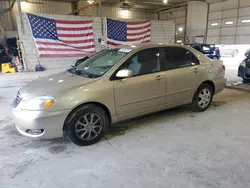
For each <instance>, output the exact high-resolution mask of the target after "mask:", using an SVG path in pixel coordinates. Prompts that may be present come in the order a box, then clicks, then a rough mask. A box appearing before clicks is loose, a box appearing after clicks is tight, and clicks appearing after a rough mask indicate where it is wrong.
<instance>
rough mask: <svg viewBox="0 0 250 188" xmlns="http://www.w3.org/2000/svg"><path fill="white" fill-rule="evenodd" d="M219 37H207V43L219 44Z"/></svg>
mask: <svg viewBox="0 0 250 188" xmlns="http://www.w3.org/2000/svg"><path fill="white" fill-rule="evenodd" d="M219 43H220V37H207V44H219Z"/></svg>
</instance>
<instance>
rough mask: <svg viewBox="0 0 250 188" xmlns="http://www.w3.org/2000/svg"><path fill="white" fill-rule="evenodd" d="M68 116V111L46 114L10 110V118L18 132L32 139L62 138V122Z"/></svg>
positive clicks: (46, 112) (44, 112)
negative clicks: (11, 117)
mask: <svg viewBox="0 0 250 188" xmlns="http://www.w3.org/2000/svg"><path fill="white" fill-rule="evenodd" d="M68 114H69V111H68V110H62V111H55V112H48V111H28V110H22V109H18V108H12V116H13V120H14V122H15V125H16V129H17V130H18V132H19V133H21V134H22V135H24V136H28V137H33V138H45V139H51V138H58V137H62V136H63V125H64V121H65V119H66V118H67V115H68Z"/></svg>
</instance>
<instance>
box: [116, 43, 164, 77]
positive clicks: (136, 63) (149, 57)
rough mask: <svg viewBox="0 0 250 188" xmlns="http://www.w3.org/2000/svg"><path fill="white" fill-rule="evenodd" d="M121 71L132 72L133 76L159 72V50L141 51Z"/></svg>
mask: <svg viewBox="0 0 250 188" xmlns="http://www.w3.org/2000/svg"><path fill="white" fill-rule="evenodd" d="M121 69H130V70H132V73H133V76H139V75H144V74H150V73H154V72H159V71H160V70H161V65H160V52H159V49H158V48H151V49H145V50H142V51H139V52H138V53H136V54H134V55H133V56H132V57H131V58H129V59H128V60H127V62H125V63H124V64H123V65H122V67H121Z"/></svg>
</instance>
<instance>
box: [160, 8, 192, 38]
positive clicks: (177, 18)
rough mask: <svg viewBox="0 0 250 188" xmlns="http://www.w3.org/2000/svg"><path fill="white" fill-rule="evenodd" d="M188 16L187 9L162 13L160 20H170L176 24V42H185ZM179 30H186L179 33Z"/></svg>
mask: <svg viewBox="0 0 250 188" xmlns="http://www.w3.org/2000/svg"><path fill="white" fill-rule="evenodd" d="M186 15H187V8H186V7H182V8H176V9H171V10H167V11H162V12H160V15H159V16H160V20H169V21H173V22H175V35H176V36H175V42H176V41H178V42H184V35H185V28H186V25H185V23H186ZM179 28H183V29H184V30H183V31H182V32H181V31H179Z"/></svg>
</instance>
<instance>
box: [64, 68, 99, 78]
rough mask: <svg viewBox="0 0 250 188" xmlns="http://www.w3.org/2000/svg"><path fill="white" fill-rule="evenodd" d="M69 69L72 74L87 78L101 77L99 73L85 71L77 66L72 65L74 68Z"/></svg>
mask: <svg viewBox="0 0 250 188" xmlns="http://www.w3.org/2000/svg"><path fill="white" fill-rule="evenodd" d="M68 71H69V72H71V73H72V74H76V75H79V76H83V77H85V78H97V77H99V76H98V75H95V74H91V73H88V72H85V71H83V70H79V69H77V68H76V66H72V68H71V69H69V70H68Z"/></svg>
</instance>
